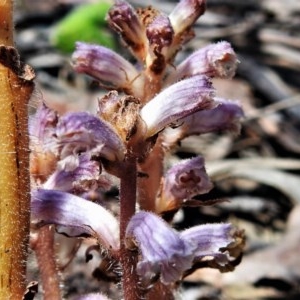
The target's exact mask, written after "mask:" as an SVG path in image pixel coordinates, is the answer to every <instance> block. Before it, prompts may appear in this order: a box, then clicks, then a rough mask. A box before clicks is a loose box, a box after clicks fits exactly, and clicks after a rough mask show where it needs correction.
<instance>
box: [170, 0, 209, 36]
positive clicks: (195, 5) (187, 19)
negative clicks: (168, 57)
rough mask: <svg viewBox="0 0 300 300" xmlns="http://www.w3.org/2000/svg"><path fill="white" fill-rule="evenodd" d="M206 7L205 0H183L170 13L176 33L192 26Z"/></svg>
mask: <svg viewBox="0 0 300 300" xmlns="http://www.w3.org/2000/svg"><path fill="white" fill-rule="evenodd" d="M205 8H206V1H205V0H181V1H180V2H179V3H178V4H177V5H176V6H175V8H174V9H173V11H172V12H171V13H170V15H169V18H170V21H171V24H172V26H173V29H174V31H175V33H176V34H181V33H183V32H184V31H185V30H186V29H188V28H190V27H191V26H192V25H193V24H194V23H195V22H196V20H197V19H198V18H199V17H200V16H201V15H202V14H203V13H204V11H205Z"/></svg>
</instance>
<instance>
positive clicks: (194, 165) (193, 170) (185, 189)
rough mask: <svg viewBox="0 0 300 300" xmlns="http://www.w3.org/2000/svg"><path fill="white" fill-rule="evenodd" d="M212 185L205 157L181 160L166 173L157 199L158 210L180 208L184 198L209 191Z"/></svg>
mask: <svg viewBox="0 0 300 300" xmlns="http://www.w3.org/2000/svg"><path fill="white" fill-rule="evenodd" d="M212 187H213V185H212V183H211V181H210V179H209V177H208V175H207V173H206V170H205V167H204V159H203V157H200V156H198V157H195V158H192V159H189V160H184V161H181V162H180V163H178V164H176V165H174V166H173V167H172V168H171V169H170V170H169V171H168V172H167V173H166V175H165V178H164V180H163V184H162V189H161V191H160V196H159V197H158V199H157V201H156V211H157V212H162V211H167V210H173V209H178V208H179V206H180V204H181V203H182V202H183V200H185V199H190V198H192V197H193V196H196V195H200V194H205V193H208V192H209V191H210V190H211V189H212Z"/></svg>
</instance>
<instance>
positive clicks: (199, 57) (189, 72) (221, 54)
mask: <svg viewBox="0 0 300 300" xmlns="http://www.w3.org/2000/svg"><path fill="white" fill-rule="evenodd" d="M237 65H238V59H237V57H236V54H235V52H234V50H233V49H232V47H231V45H230V44H229V43H228V42H226V41H222V42H218V43H215V44H210V45H208V46H206V47H204V48H201V49H199V50H197V51H195V52H194V53H192V54H191V55H190V56H189V57H187V58H186V59H185V60H184V61H183V62H181V63H180V64H179V65H178V66H177V67H176V70H174V71H172V72H171V73H170V74H169V76H168V77H167V79H166V84H167V85H169V84H172V83H173V82H176V81H178V80H180V79H182V78H187V77H191V76H195V75H206V76H210V77H219V78H232V77H233V76H234V74H235V71H236V68H237Z"/></svg>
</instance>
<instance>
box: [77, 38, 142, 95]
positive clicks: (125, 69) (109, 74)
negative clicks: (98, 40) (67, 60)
mask: <svg viewBox="0 0 300 300" xmlns="http://www.w3.org/2000/svg"><path fill="white" fill-rule="evenodd" d="M72 64H73V68H74V69H75V71H76V72H78V73H84V74H87V75H89V76H92V77H93V78H95V79H96V80H98V81H99V82H100V83H102V84H104V86H105V85H110V86H111V87H113V88H115V89H123V90H125V91H127V92H132V91H133V90H136V89H138V88H140V86H139V84H140V83H141V79H142V76H141V75H140V74H139V72H138V71H137V69H136V68H135V67H134V66H133V65H132V64H131V63H130V62H129V61H127V60H126V59H125V58H123V57H122V56H121V55H119V54H117V53H116V52H114V51H112V50H110V49H108V48H105V47H103V46H98V45H92V44H86V43H81V42H77V43H76V50H75V52H74V53H73V55H72Z"/></svg>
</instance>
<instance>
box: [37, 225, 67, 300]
mask: <svg viewBox="0 0 300 300" xmlns="http://www.w3.org/2000/svg"><path fill="white" fill-rule="evenodd" d="M54 248H55V247H54V228H53V227H52V226H50V225H48V226H44V227H42V228H40V230H39V232H38V237H37V240H36V241H35V244H34V250H35V253H36V256H37V260H38V264H39V268H40V274H41V281H42V284H43V299H44V300H52V299H61V298H62V297H61V292H60V287H59V285H60V278H59V275H58V270H57V266H56V259H55V249H54Z"/></svg>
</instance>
